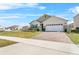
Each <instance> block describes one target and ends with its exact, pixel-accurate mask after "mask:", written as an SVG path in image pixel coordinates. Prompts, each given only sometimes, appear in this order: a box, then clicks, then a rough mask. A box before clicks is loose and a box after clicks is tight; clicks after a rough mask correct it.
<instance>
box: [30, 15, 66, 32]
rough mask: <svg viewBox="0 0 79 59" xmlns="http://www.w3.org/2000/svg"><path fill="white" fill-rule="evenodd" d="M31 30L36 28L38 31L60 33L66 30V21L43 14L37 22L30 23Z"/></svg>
mask: <svg viewBox="0 0 79 59" xmlns="http://www.w3.org/2000/svg"><path fill="white" fill-rule="evenodd" d="M30 25H31V27H32V28H38V29H39V30H40V31H57V32H62V31H64V30H65V29H66V26H67V20H65V19H63V18H60V17H57V16H50V15H47V14H44V15H43V16H41V17H39V18H38V19H37V20H34V21H32V22H31V23H30Z"/></svg>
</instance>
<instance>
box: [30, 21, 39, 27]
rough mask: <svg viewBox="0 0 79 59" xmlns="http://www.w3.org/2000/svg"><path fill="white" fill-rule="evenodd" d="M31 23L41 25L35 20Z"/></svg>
mask: <svg viewBox="0 0 79 59" xmlns="http://www.w3.org/2000/svg"><path fill="white" fill-rule="evenodd" d="M31 25H38V26H40V23H39V22H38V21H33V22H32V23H31Z"/></svg>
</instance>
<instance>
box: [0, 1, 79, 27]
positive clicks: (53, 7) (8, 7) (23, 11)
mask: <svg viewBox="0 0 79 59" xmlns="http://www.w3.org/2000/svg"><path fill="white" fill-rule="evenodd" d="M78 13H79V4H78V3H34V4H33V3H14V4H0V25H1V26H10V25H27V24H28V23H30V22H31V21H33V20H36V19H37V18H39V17H40V16H41V15H43V14H49V15H52V16H53V15H55V16H58V17H62V18H65V19H67V20H69V21H72V20H73V17H74V16H75V15H76V14H78Z"/></svg>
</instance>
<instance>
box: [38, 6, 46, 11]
mask: <svg viewBox="0 0 79 59" xmlns="http://www.w3.org/2000/svg"><path fill="white" fill-rule="evenodd" d="M38 8H39V9H40V10H43V9H46V7H45V6H39V7H38Z"/></svg>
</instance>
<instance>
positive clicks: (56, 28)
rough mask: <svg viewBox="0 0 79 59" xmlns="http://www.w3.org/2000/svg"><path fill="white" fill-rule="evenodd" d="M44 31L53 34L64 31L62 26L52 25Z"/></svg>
mask: <svg viewBox="0 0 79 59" xmlns="http://www.w3.org/2000/svg"><path fill="white" fill-rule="evenodd" d="M45 30H46V31H54V32H62V31H64V29H63V25H52V26H46V29H45Z"/></svg>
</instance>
